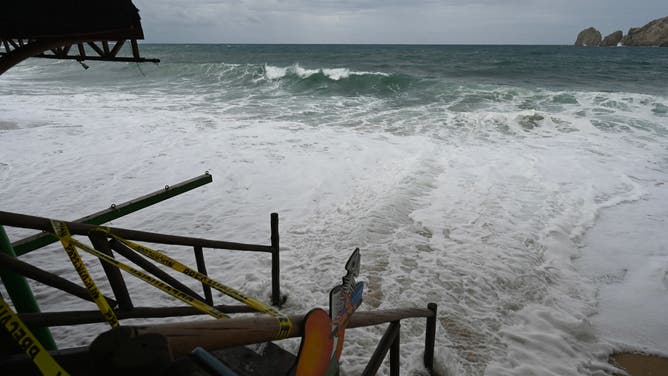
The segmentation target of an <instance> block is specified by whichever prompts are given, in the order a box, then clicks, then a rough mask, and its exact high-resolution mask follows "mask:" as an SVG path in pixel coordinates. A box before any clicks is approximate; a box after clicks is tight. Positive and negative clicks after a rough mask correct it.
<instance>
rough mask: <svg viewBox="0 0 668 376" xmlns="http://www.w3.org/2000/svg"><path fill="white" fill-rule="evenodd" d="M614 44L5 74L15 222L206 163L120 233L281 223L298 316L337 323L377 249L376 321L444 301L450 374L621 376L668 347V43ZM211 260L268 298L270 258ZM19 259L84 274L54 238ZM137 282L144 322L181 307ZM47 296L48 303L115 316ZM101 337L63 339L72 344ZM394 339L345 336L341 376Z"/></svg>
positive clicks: (418, 347) (231, 235)
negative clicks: (351, 276) (343, 301)
mask: <svg viewBox="0 0 668 376" xmlns="http://www.w3.org/2000/svg"><path fill="white" fill-rule="evenodd" d="M601 50H603V49H592V50H586V49H576V48H574V47H557V46H552V47H525V48H522V47H484V46H470V47H447V46H441V47H438V46H435V47H434V46H432V47H429V46H422V47H416V46H405V47H401V46H390V47H382V46H259V45H258V46H237V45H230V46H225V45H222V46H218V45H216V46H208V45H153V46H145V48H143V51H144V53H145V54H146V55H147V56H158V57H160V58H161V59H162V63H161V64H160V65H142V66H137V65H135V64H111V63H91V64H89V65H91V69H89V70H86V71H84V70H83V69H82V68H81V67H80V66H79V65H78V64H77V63H75V62H52V61H40V60H35V61H32V60H31V61H27V62H24V63H22V64H21V65H19V66H17V67H16V68H14V69H12V70H10V71H8V72H7V73H6V74H4V75H3V76H1V77H0V104H2V112H1V113H0V182H2V184H1V185H0V210H3V211H12V212H19V213H25V214H32V215H39V216H45V217H50V218H59V219H74V218H78V217H82V216H85V215H87V214H90V213H92V212H95V211H98V210H101V209H104V208H106V207H109V206H110V205H111V204H114V203H120V202H124V201H127V200H130V199H133V198H135V197H138V196H141V195H144V194H146V193H149V192H152V191H155V190H157V189H159V188H160V187H163V186H164V185H166V184H174V183H177V182H179V181H182V180H185V179H188V178H191V177H194V176H197V175H200V174H202V173H203V172H204V171H208V172H210V173H211V174H212V176H213V183H211V184H208V185H206V186H204V187H201V188H198V189H197V190H195V191H192V192H189V193H186V194H183V195H181V196H178V197H176V198H173V199H170V200H168V201H166V202H163V203H160V204H158V205H155V206H153V207H150V208H147V209H144V210H141V211H140V212H137V213H134V214H131V215H129V216H127V217H124V218H121V219H118V220H115V221H113V222H111V223H110V225H112V226H117V227H127V228H135V229H141V230H145V231H155V232H163V233H170V234H177V235H187V236H198V237H205V238H210V239H220V240H228V241H235V242H243V243H256V244H269V213H271V212H277V213H279V215H280V230H281V289H282V292H283V293H285V294H286V295H287V302H286V304H285V306H283V308H282V310H283V311H285V312H286V313H290V314H292V313H294V314H297V313H305V312H307V311H308V310H310V309H311V308H314V307H326V306H327V304H328V292H329V290H330V289H331V288H332V287H333V286H334V285H335V284H337V283H339V281H340V279H341V277H342V275H343V274H344V273H345V270H344V269H343V267H344V264H345V262H346V260H347V258H348V256H349V255H350V253H351V252H352V251H353V250H354V249H355V248H356V247H359V248H360V250H361V256H362V265H361V273H360V279H361V280H364V281H366V282H367V291H366V293H365V296H364V303H363V304H362V306H361V307H360V309H361V310H372V309H389V308H400V307H426V305H427V303H429V302H435V303H437V304H438V306H439V313H438V327H437V338H436V344H437V345H436V365H437V369H438V370H439V371H440V372H441V373H442V374H448V375H527V374H536V375H611V374H612V373H613V371H614V369H613V368H612V367H611V366H610V365H609V364H608V363H607V358H608V355H609V354H611V353H613V352H615V351H629V350H631V351H644V352H648V353H652V354H659V355H667V354H668V323H666V321H665V317H664V316H665V314H664V313H665V310H666V307H668V235H667V234H666V233H667V232H666V231H665V228H666V225H665V223H666V220H667V218H668V204H666V203H667V202H668V200H667V199H668V184H666V182H667V181H668V176H667V172H668V148H667V145H668V89H666V87H668V86H667V85H666V83H667V82H666V79H665V77H668V75H667V74H668V64H667V63H668V51H665V49H663V50H662V49H640V51H641V52H638V53H636V54H634V53H633V52H629V51H630V50H631V49H621V48H619V49H608V50H605V51H601ZM615 51H616V52H615ZM636 63H637V64H638V65H642V66H643V67H644V70H643V71H641V70H639V69H636V68H634V67H635V66H636V65H634V64H636ZM643 64H644V65H643ZM604 65H605V66H606V67H607V68H606V70H603V69H602V68H601V67H602V66H604ZM7 232H8V234H9V236H10V238H11V239H12V240H17V239H19V238H21V237H23V236H26V235H29V234H31V232H30V231H24V230H18V229H14V228H7ZM164 251H165V252H167V253H168V254H169V255H171V256H173V257H175V258H177V259H179V260H180V261H182V262H184V263H187V264H189V265H194V260H193V257H192V255H191V252H190V251H189V250H188V249H183V248H179V247H171V248H170V247H166V248H165V249H164ZM205 255H206V259H207V269H208V271H209V273H210V275H211V276H212V277H213V278H214V279H217V280H220V281H221V282H224V283H226V284H228V285H230V286H233V287H235V288H237V289H239V290H242V291H244V292H246V293H248V294H249V295H251V296H255V297H258V298H260V299H263V300H264V301H268V300H269V295H270V292H271V283H270V268H271V266H270V265H271V260H270V257H269V256H268V255H261V254H260V255H258V254H246V253H242V252H233V251H229V252H228V251H211V250H205ZM21 258H22V259H23V260H26V261H29V262H31V263H33V264H35V265H37V266H39V267H42V268H44V269H46V270H49V271H52V272H55V273H58V274H59V275H62V276H65V277H66V278H68V279H71V280H76V279H77V276H76V273H75V272H74V269H73V267H72V266H71V264H69V262H68V261H67V259H66V257H65V253H64V251H63V250H62V248H60V247H58V246H56V245H52V246H49V247H47V248H45V249H42V250H40V251H37V252H34V253H31V254H28V255H26V256H22V257H21ZM85 259H86V260H88V263H87V264H88V266H89V269H90V270H91V273H92V274H93V275H94V276H97V277H98V278H97V281H100V282H101V281H102V280H103V275H104V274H103V271H102V269H101V267H100V266H99V263H96V262H93V260H92V259H90V258H85ZM126 281H127V282H128V284H129V288H130V291H131V292H132V298H133V300H135V301H143V304H142V305H144V306H167V305H172V304H175V302H174V300H173V299H172V298H170V297H168V296H166V295H164V294H161V293H157V292H156V291H154V290H153V289H152V288H150V287H148V286H145V285H143V284H142V283H140V282H139V281H137V280H136V279H133V278H131V277H129V276H128V277H127V278H126ZM100 284H101V288H102V290H103V291H106V292H108V293H110V288H109V286H107V285H105V284H104V283H100ZM189 284H190V285H191V286H192V287H193V289H196V291H199V290H198V289H199V288H200V287H198V284H196V283H193V282H189ZM32 286H33V288H34V290H35V292H36V296H37V299H38V301H39V303H40V305H41V306H42V308H43V309H44V310H68V309H73V308H75V307H76V308H77V309H94V306H93V305H92V304H88V303H81V302H80V301H79V300H78V299H76V298H68V297H66V296H64V295H63V294H61V293H58V292H57V291H55V290H53V289H51V288H48V287H44V286H41V285H39V284H32ZM0 291H2V294H3V295H4V296H6V292H5V290H4V286H3V287H2V289H1V290H0ZM214 300H215V301H216V302H217V303H221V302H229V300H226V299H225V298H223V297H221V296H215V295H214ZM178 320H182V319H178ZM126 322H127V323H135V322H139V321H136V320H128V321H126ZM424 326H425V323H424V320H423V319H418V320H406V321H402V328H401V359H402V362H401V363H402V371H401V372H402V374H406V375H419V374H425V371H424V369H423V368H422V365H421V362H422V351H423V346H424V330H425V328H424ZM102 330H106V328H105V326H104V325H102V324H100V325H84V326H80V327H76V328H71V327H63V328H54V329H53V333H54V335H55V337H56V340H57V342H58V343H59V345H60V347H70V346H82V345H86V344H88V343H90V341H91V340H92V338H94V336H95V334H96V333H99V332H100V331H102ZM383 331H384V327H372V328H362V329H354V330H350V331H348V332H347V333H346V344H345V347H344V351H343V355H342V361H343V363H342V370H343V374H345V375H357V374H360V373H361V371H362V370H363V369H364V366H365V365H366V363H367V362H368V360H369V358H370V356H371V354H372V352H373V350H374V348H375V346H376V343H377V341H378V340H379V339H380V337H381V336H382V333H383ZM279 344H280V345H281V346H283V347H284V348H286V349H287V350H289V351H291V352H293V353H296V352H297V351H298V348H299V342H298V341H297V340H287V341H282V342H279ZM381 373H382V374H389V370H388V369H387V368H381Z"/></svg>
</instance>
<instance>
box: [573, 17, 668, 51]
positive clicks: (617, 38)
mask: <svg viewBox="0 0 668 376" xmlns="http://www.w3.org/2000/svg"><path fill="white" fill-rule="evenodd" d="M619 43H621V44H622V45H624V46H660V47H668V17H663V18H659V19H656V20H654V21H652V22H650V23H648V24H647V25H645V26H643V27H632V28H630V29H629V33H628V34H627V35H626V36H624V33H622V32H621V31H615V32H614V33H612V34H610V35H608V36H607V37H605V39H603V40H601V33H600V32H599V31H598V30H596V29H595V28H593V27H590V28H588V29H584V30H582V31H581V32H580V34H578V38H577V40H576V41H575V45H576V46H606V47H608V46H616V45H618V44H619Z"/></svg>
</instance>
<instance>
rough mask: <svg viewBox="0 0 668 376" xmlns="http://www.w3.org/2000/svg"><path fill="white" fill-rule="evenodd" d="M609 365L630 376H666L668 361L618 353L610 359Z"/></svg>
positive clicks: (650, 356) (653, 356)
mask: <svg viewBox="0 0 668 376" xmlns="http://www.w3.org/2000/svg"><path fill="white" fill-rule="evenodd" d="M610 363H611V364H613V365H615V366H617V367H619V368H622V369H624V370H625V371H626V372H627V373H628V374H629V375H631V376H660V375H668V359H666V358H663V357H659V356H655V355H644V354H632V353H618V354H614V355H612V356H611V357H610ZM619 375H622V373H620V374H619Z"/></svg>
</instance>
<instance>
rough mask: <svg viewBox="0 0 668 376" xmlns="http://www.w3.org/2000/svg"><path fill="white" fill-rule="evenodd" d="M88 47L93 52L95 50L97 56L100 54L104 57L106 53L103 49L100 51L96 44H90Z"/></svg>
mask: <svg viewBox="0 0 668 376" xmlns="http://www.w3.org/2000/svg"><path fill="white" fill-rule="evenodd" d="M88 45H89V46H90V47H91V48H92V49H93V50H95V52H97V54H98V55H99V56H104V51H102V49H100V47H98V45H97V44H95V42H88Z"/></svg>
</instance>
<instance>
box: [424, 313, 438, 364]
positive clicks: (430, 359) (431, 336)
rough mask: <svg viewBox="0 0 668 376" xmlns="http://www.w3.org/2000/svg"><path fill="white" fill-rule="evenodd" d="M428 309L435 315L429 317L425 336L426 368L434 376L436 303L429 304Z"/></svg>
mask: <svg viewBox="0 0 668 376" xmlns="http://www.w3.org/2000/svg"><path fill="white" fill-rule="evenodd" d="M427 308H428V309H429V310H430V311H431V312H432V313H433V315H432V316H429V317H427V329H426V333H425V336H424V367H425V368H426V369H427V371H429V374H430V375H433V374H434V343H435V342H436V311H437V310H438V305H436V303H429V304H427Z"/></svg>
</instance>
